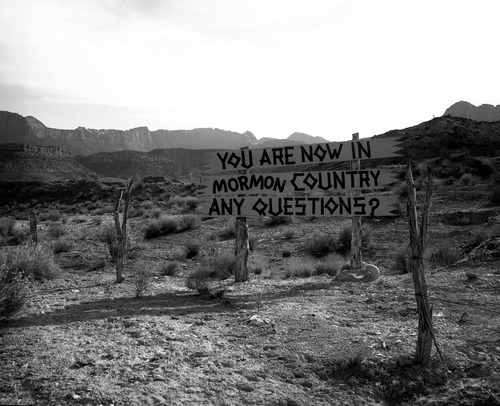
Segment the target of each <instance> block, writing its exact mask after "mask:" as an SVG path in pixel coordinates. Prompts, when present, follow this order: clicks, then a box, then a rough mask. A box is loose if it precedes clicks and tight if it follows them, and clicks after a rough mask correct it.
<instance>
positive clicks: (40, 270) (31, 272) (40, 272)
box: [4, 244, 61, 281]
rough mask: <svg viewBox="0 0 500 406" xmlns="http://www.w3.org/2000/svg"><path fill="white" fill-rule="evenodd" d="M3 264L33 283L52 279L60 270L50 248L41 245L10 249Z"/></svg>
mask: <svg viewBox="0 0 500 406" xmlns="http://www.w3.org/2000/svg"><path fill="white" fill-rule="evenodd" d="M4 264H5V266H6V267H7V268H8V269H9V268H10V269H12V270H14V271H15V273H16V274H17V273H19V274H20V275H21V276H23V277H27V278H29V279H33V280H35V281H43V280H46V279H54V278H56V277H58V276H59V275H60V273H61V269H60V268H59V266H58V265H57V264H56V263H55V262H54V255H53V252H52V249H51V247H49V246H46V245H43V244H38V245H25V246H18V247H13V248H10V249H9V250H7V251H6V256H5V259H4Z"/></svg>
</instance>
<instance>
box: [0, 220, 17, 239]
mask: <svg viewBox="0 0 500 406" xmlns="http://www.w3.org/2000/svg"><path fill="white" fill-rule="evenodd" d="M15 226H16V220H15V219H13V218H12V217H2V218H0V234H1V235H3V236H4V237H8V236H11V235H12V232H13V231H14V227H15Z"/></svg>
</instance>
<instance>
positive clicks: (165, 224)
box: [159, 216, 179, 235]
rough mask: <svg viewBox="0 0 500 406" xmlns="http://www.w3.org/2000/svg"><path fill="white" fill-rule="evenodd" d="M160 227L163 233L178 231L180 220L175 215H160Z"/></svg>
mask: <svg viewBox="0 0 500 406" xmlns="http://www.w3.org/2000/svg"><path fill="white" fill-rule="evenodd" d="M159 227H160V232H161V235H166V234H171V233H175V232H176V231H177V229H178V228H179V222H178V220H177V219H176V218H175V217H173V216H166V217H160V220H159Z"/></svg>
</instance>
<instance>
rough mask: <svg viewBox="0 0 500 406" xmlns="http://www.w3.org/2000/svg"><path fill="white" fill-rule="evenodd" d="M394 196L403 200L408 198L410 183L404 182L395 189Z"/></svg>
mask: <svg viewBox="0 0 500 406" xmlns="http://www.w3.org/2000/svg"><path fill="white" fill-rule="evenodd" d="M394 194H395V195H396V196H398V197H399V198H401V199H406V198H407V197H408V183H406V182H402V183H401V184H400V185H399V186H396V187H394Z"/></svg>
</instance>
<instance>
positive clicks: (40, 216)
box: [38, 212, 49, 221]
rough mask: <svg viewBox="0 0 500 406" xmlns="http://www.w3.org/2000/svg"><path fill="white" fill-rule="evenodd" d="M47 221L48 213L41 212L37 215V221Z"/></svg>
mask: <svg viewBox="0 0 500 406" xmlns="http://www.w3.org/2000/svg"><path fill="white" fill-rule="evenodd" d="M48 219H49V213H47V212H43V213H40V214H39V215H38V220H40V221H47V220H48Z"/></svg>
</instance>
